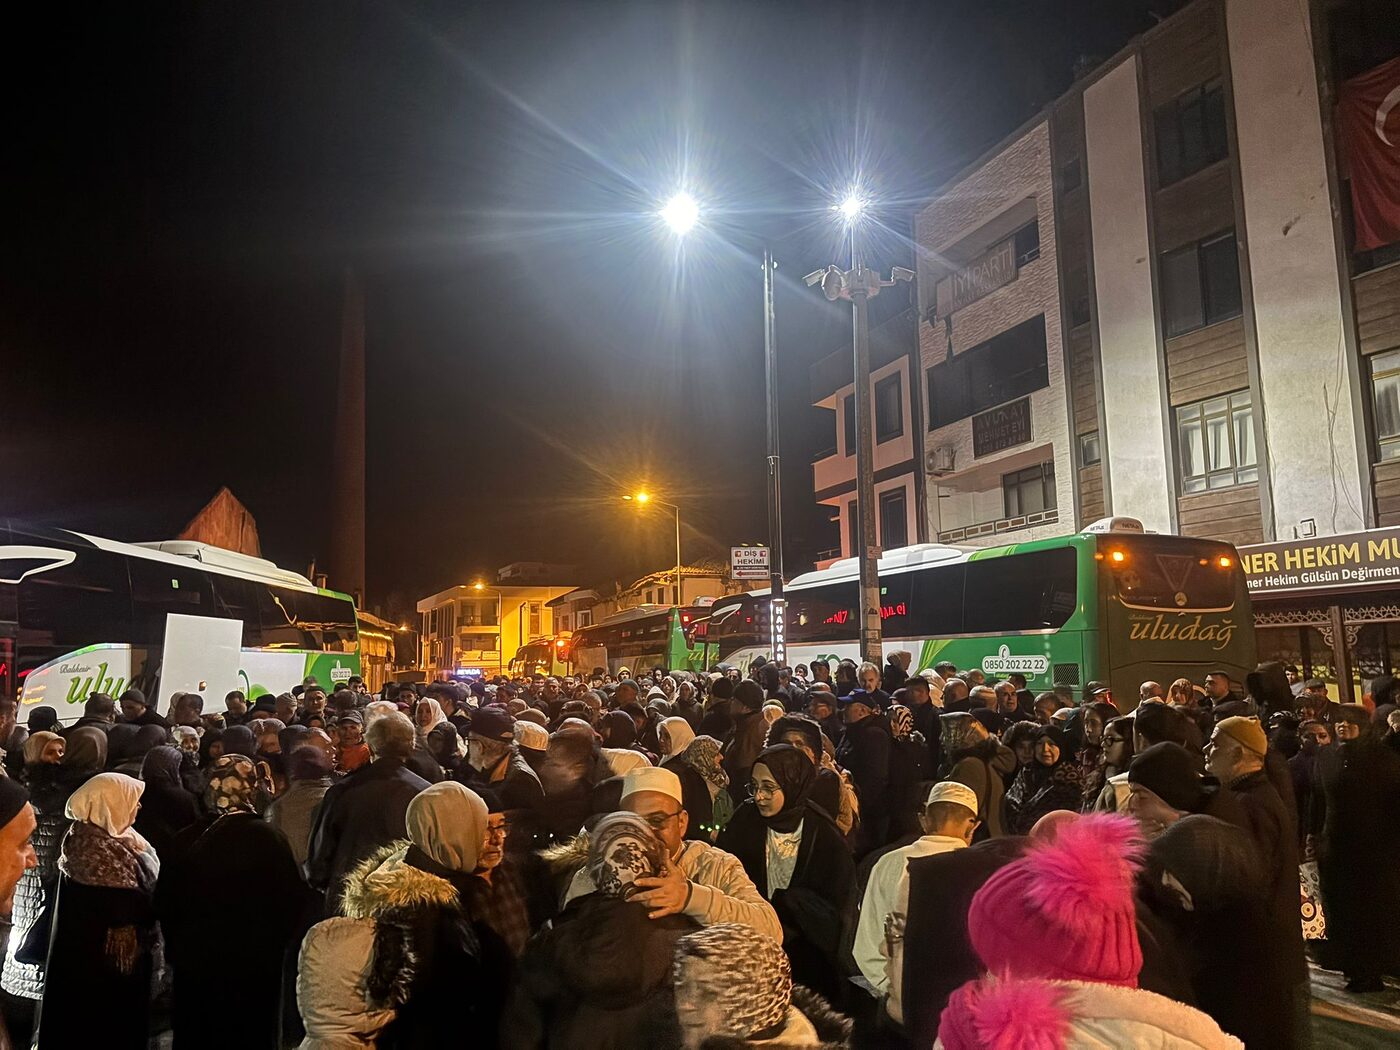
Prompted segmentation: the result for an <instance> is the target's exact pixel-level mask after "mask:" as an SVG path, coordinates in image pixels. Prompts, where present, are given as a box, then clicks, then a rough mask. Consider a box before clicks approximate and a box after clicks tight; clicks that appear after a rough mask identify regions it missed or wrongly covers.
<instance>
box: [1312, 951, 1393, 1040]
mask: <svg viewBox="0 0 1400 1050" xmlns="http://www.w3.org/2000/svg"><path fill="white" fill-rule="evenodd" d="M1309 969H1310V971H1311V972H1310V975H1309V979H1310V981H1311V983H1312V995H1313V999H1312V1016H1313V1046H1314V1047H1316V1048H1317V1050H1341V1048H1343V1047H1347V1048H1355V1050H1372V1048H1382V1047H1400V984H1397V983H1396V982H1394V981H1389V980H1388V981H1386V987H1385V991H1383V992H1373V993H1370V994H1367V995H1353V994H1352V993H1351V992H1348V991H1346V990H1345V988H1344V985H1345V984H1346V978H1345V977H1343V976H1342V975H1341V974H1340V973H1338V972H1337V971H1336V970H1324V969H1322V968H1321V967H1320V966H1317V965H1310V967H1309Z"/></svg>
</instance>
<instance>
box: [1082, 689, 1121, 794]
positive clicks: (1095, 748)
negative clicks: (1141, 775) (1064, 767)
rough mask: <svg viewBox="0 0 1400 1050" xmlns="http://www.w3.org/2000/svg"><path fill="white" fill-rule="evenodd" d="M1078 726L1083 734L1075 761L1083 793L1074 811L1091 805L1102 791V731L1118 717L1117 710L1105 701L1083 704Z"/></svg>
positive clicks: (1104, 780) (1103, 778)
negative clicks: (1082, 784)
mask: <svg viewBox="0 0 1400 1050" xmlns="http://www.w3.org/2000/svg"><path fill="white" fill-rule="evenodd" d="M1081 710H1082V711H1083V715H1082V717H1081V721H1080V726H1081V728H1082V730H1083V734H1084V743H1083V746H1081V747H1080V749H1079V751H1078V753H1077V754H1076V755H1075V760H1076V761H1077V762H1078V763H1079V776H1080V779H1081V780H1083V782H1084V792H1083V796H1082V798H1081V800H1080V804H1079V805H1078V806H1076V807H1075V809H1076V810H1080V809H1083V808H1085V807H1087V806H1089V805H1092V804H1093V803H1094V802H1095V801H1096V800H1097V799H1098V797H1099V792H1101V791H1103V786H1104V783H1105V782H1106V778H1105V777H1104V773H1103V763H1102V762H1101V761H1100V760H1099V758H1100V755H1101V753H1102V751H1103V731H1104V727H1105V726H1107V725H1108V723H1109V722H1111V721H1113V720H1114V719H1115V718H1117V717H1118V708H1117V707H1115V706H1114V705H1113V704H1110V703H1108V702H1107V701H1105V700H1096V701H1094V702H1093V703H1091V704H1085V705H1084V707H1083V708H1081Z"/></svg>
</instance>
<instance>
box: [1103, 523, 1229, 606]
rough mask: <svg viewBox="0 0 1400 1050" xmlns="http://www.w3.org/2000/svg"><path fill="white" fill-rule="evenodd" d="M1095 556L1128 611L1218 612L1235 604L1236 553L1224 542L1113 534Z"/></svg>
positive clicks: (1176, 537)
mask: <svg viewBox="0 0 1400 1050" xmlns="http://www.w3.org/2000/svg"><path fill="white" fill-rule="evenodd" d="M1098 557H1099V558H1100V559H1101V560H1102V561H1103V563H1104V564H1105V565H1106V566H1107V567H1108V568H1109V570H1110V575H1111V578H1112V579H1113V581H1114V583H1113V588H1114V594H1115V595H1116V597H1117V598H1118V600H1119V601H1120V602H1121V603H1122V604H1123V605H1125V606H1127V607H1128V608H1130V609H1148V610H1153V611H1156V610H1170V611H1172V612H1180V611H1191V612H1218V611H1221V610H1224V609H1229V608H1230V607H1231V606H1233V605H1234V603H1235V582H1236V581H1235V572H1234V571H1233V570H1234V566H1235V561H1236V555H1235V551H1234V548H1233V547H1231V546H1229V545H1228V544H1225V543H1213V542H1210V541H1208V540H1201V541H1199V542H1192V541H1190V540H1183V539H1182V538H1181V537H1179V536H1133V537H1120V536H1114V537H1112V538H1107V539H1104V540H1101V541H1100V543H1099V552H1098Z"/></svg>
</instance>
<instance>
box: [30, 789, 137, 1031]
mask: <svg viewBox="0 0 1400 1050" xmlns="http://www.w3.org/2000/svg"><path fill="white" fill-rule="evenodd" d="M144 787H145V785H144V784H142V783H141V781H139V780H134V779H133V778H131V777H129V776H127V775H125V774H124V773H99V774H98V775H97V776H94V777H93V778H92V779H90V780H88V781H87V782H86V783H85V784H83V786H82V787H80V788H78V789H77V790H76V791H74V792H73V794H72V795H71V796H69V799H68V804H67V807H66V812H67V815H68V818H69V819H70V820H72V821H73V825H72V827H71V828H69V830H68V834H67V836H66V837H65V838H64V840H63V847H62V851H61V854H60V856H59V861H58V869H59V871H60V873H61V877H60V879H59V884H58V897H57V901H56V902H55V908H54V916H53V932H52V939H51V941H50V943H49V953H48V961H47V965H46V966H45V975H44V977H45V983H44V998H45V1001H47V1002H48V1004H49V1005H48V1008H47V1009H43V1008H41V1010H40V1021H39V1025H40V1027H39V1031H38V1033H37V1035H36V1037H35V1038H36V1041H37V1044H38V1045H39V1046H41V1047H69V1046H72V1047H78V1046H107V1047H113V1048H114V1050H122V1048H128V1047H129V1048H132V1050H135V1048H138V1047H144V1046H145V1045H146V1037H147V1027H148V1024H149V1018H150V1013H149V1011H150V1002H151V978H152V975H153V968H154V948H155V942H156V917H155V915H154V913H153V912H152V910H151V892H152V890H153V889H154V888H155V885H156V878H157V876H158V875H159V873H160V869H161V864H160V860H159V858H158V857H157V856H156V852H155V850H154V849H152V848H151V844H150V843H149V842H147V841H146V840H145V839H144V838H142V837H141V835H140V834H138V833H137V832H136V830H135V828H134V827H132V825H133V824H134V823H135V821H136V812H137V810H138V809H139V808H140V805H141V792H142V790H143V789H144ZM75 988H81V989H82V1001H81V1004H75V1003H74V1001H73V998H72V996H73V989H75Z"/></svg>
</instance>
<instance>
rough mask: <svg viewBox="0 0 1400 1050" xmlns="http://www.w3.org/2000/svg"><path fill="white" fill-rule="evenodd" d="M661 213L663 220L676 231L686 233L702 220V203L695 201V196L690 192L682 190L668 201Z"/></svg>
mask: <svg viewBox="0 0 1400 1050" xmlns="http://www.w3.org/2000/svg"><path fill="white" fill-rule="evenodd" d="M659 214H660V216H661V220H662V221H663V222H664V223H666V225H667V226H669V227H671V229H672V230H673V231H674V232H675V233H678V234H682V235H684V234H686V233H689V232H690V230H691V228H692V227H693V226H694V225H695V224H696V223H697V222H699V221H700V205H698V204H696V203H695V198H694V197H692V196H691V195H690V194H688V193H685V192H681V193H677V194H676V195H675V196H674V197H672V198H671V199H670V200H669V201H667V202H666V206H665V207H664V208H662V209H661V211H660V213H659Z"/></svg>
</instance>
